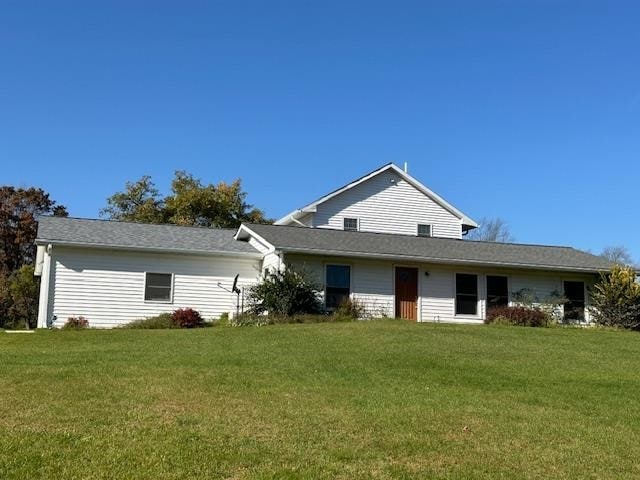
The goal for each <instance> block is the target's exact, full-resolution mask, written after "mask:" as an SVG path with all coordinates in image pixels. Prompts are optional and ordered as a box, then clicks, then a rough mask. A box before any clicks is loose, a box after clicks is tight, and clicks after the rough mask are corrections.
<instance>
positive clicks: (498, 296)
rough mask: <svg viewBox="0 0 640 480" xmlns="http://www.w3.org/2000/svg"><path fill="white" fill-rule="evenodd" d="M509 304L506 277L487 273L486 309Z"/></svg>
mask: <svg viewBox="0 0 640 480" xmlns="http://www.w3.org/2000/svg"><path fill="white" fill-rule="evenodd" d="M507 305H509V281H508V279H507V277H503V276H497V275H487V310H489V309H491V308H495V307H506V306H507Z"/></svg>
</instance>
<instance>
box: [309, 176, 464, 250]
mask: <svg viewBox="0 0 640 480" xmlns="http://www.w3.org/2000/svg"><path fill="white" fill-rule="evenodd" d="M345 218H357V219H358V222H359V225H358V227H359V230H360V231H362V232H380V233H398V234H404V235H416V225H417V224H430V225H432V227H431V234H432V236H434V237H448V238H461V236H462V226H461V220H460V219H459V218H458V217H456V216H455V215H453V214H452V213H451V212H449V211H448V210H446V209H445V208H443V207H442V206H441V205H439V204H438V203H436V202H435V201H433V200H432V199H431V198H429V197H428V196H426V195H425V194H424V193H422V192H420V191H419V190H417V189H416V188H415V187H413V186H412V185H411V184H409V183H408V182H406V181H405V180H403V179H402V178H401V177H400V176H399V175H398V174H397V173H395V172H393V171H388V170H387V171H384V172H382V173H380V174H378V175H376V176H375V177H372V178H371V179H369V180H367V181H366V182H363V183H361V184H360V185H357V186H355V187H353V188H352V189H350V190H347V191H345V192H343V193H341V194H339V195H337V196H335V197H333V198H331V199H329V200H327V201H326V202H324V203H321V204H319V205H318V206H317V211H316V212H315V213H314V214H313V226H314V227H320V228H335V229H339V230H342V229H343V228H344V219H345Z"/></svg>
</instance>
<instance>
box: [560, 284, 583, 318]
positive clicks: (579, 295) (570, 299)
mask: <svg viewBox="0 0 640 480" xmlns="http://www.w3.org/2000/svg"><path fill="white" fill-rule="evenodd" d="M564 296H565V297H566V298H567V303H565V304H564V320H565V322H582V321H584V306H585V301H584V282H564Z"/></svg>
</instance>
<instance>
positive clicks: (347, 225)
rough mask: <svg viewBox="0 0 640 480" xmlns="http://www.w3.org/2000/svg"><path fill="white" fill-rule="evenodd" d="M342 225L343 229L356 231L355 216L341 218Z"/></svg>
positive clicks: (356, 222)
mask: <svg viewBox="0 0 640 480" xmlns="http://www.w3.org/2000/svg"><path fill="white" fill-rule="evenodd" d="M343 227H344V229H345V230H348V231H351V232H357V231H358V219H357V218H345V219H344V220H343Z"/></svg>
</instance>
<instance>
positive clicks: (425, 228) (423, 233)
mask: <svg viewBox="0 0 640 480" xmlns="http://www.w3.org/2000/svg"><path fill="white" fill-rule="evenodd" d="M418 236H419V237H430V236H431V225H429V224H426V223H419V224H418Z"/></svg>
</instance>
